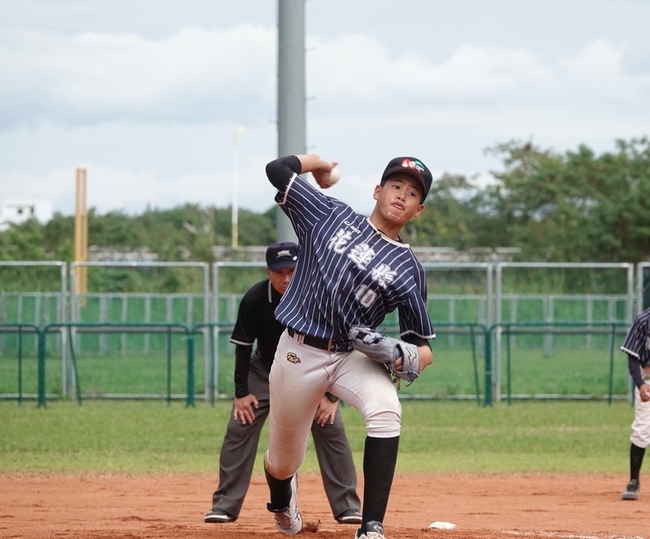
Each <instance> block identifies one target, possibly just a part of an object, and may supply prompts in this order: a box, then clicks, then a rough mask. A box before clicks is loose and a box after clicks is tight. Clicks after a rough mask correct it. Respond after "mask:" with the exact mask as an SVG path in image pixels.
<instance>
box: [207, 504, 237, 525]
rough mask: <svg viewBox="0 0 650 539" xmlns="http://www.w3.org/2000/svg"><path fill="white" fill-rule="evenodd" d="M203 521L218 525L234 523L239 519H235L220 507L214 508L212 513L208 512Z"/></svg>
mask: <svg viewBox="0 0 650 539" xmlns="http://www.w3.org/2000/svg"><path fill="white" fill-rule="evenodd" d="M203 520H205V521H206V522H207V523H209V524H218V523H220V522H234V521H235V520H237V518H236V517H233V516H232V515H231V514H230V513H227V512H226V511H224V510H223V509H219V508H218V507H213V508H212V511H208V512H207V513H206V514H205V516H204V517H203Z"/></svg>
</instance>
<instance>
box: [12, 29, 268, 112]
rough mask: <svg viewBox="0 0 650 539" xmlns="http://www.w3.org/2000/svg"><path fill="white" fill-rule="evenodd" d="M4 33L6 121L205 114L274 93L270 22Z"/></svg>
mask: <svg viewBox="0 0 650 539" xmlns="http://www.w3.org/2000/svg"><path fill="white" fill-rule="evenodd" d="M11 41H12V43H11V45H10V47H7V48H6V49H3V50H0V66H2V67H1V68H0V69H1V70H2V71H1V74H2V78H3V80H5V81H11V84H9V85H5V88H4V90H2V94H1V95H2V97H3V102H4V105H0V106H1V107H2V109H5V112H7V117H9V118H13V122H14V124H15V123H17V122H21V123H24V122H26V121H28V120H29V119H30V118H31V120H32V121H35V120H37V119H42V118H43V117H46V118H52V119H55V120H56V121H58V122H61V123H68V122H70V121H72V122H74V121H75V119H76V120H77V121H86V122H87V121H93V122H96V121H104V120H107V119H114V118H119V117H125V116H130V117H135V118H144V119H151V118H168V119H186V118H187V117H190V118H191V119H193V120H195V121H209V120H214V119H215V117H219V116H229V115H230V111H231V110H232V109H235V110H236V111H237V112H238V113H240V114H245V113H246V111H247V107H246V106H245V105H244V104H243V103H245V102H246V101H247V100H248V101H250V102H255V103H259V102H262V103H263V104H264V106H266V107H269V106H271V105H272V103H273V99H272V95H273V89H274V83H275V69H274V67H275V54H274V52H273V48H274V47H273V45H274V43H275V31H274V30H273V29H269V28H263V27H257V26H251V25H246V24H244V25H240V26H237V27H235V28H232V29H230V30H227V31H221V30H205V29H201V28H184V29H182V30H180V31H179V32H177V33H176V34H174V35H173V36H171V37H169V38H167V39H160V40H152V39H145V38H143V37H141V36H138V35H135V34H108V33H96V32H83V33H80V34H76V35H72V36H66V35H60V34H54V33H37V32H33V31H31V32H14V34H13V36H12V40H11ZM232 51H237V54H233V53H232ZM252 109H253V110H256V107H252ZM5 121H6V120H5Z"/></svg>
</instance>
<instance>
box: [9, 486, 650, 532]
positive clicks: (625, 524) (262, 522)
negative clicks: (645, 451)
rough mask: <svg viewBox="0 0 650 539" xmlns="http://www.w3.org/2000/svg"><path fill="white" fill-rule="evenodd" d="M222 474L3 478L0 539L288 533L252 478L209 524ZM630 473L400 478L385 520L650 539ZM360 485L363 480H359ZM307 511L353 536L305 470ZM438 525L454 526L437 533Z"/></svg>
mask: <svg viewBox="0 0 650 539" xmlns="http://www.w3.org/2000/svg"><path fill="white" fill-rule="evenodd" d="M215 481H216V477H215V476H214V475H211V474H200V475H187V474H183V475H180V474H178V475H156V476H139V475H37V474H0V492H1V493H2V494H1V495H0V496H1V500H2V501H1V503H0V537H2V538H26V539H45V538H48V539H50V538H72V539H77V538H78V539H82V538H83V539H93V538H98V539H99V538H101V539H117V538H120V539H122V538H123V539H145V538H152V539H153V538H156V539H168V538H169V539H171V538H174V539H190V538H191V539H204V538H219V539H244V538H246V539H248V538H251V537H262V538H263V539H264V538H265V539H272V538H280V537H284V536H282V535H280V534H279V533H277V532H276V531H275V528H274V525H273V519H272V517H271V515H270V514H269V513H268V512H267V511H266V509H265V504H266V501H267V497H268V495H267V489H266V484H265V482H264V479H263V477H261V476H254V478H253V482H252V484H251V488H250V490H249V492H248V496H247V498H246V501H245V503H244V508H243V510H242V514H241V516H240V518H239V519H238V520H237V521H236V522H232V523H228V524H205V523H204V522H203V515H204V513H205V512H206V511H207V510H208V509H209V508H210V500H211V495H212V491H213V490H214V488H215V486H216V484H215ZM625 481H626V478H625V477H612V476H591V475H590V476H568V475H557V476H549V475H494V476H486V475H480V476H474V475H462V474H459V475H437V474H430V475H400V476H397V477H396V478H395V483H394V488H393V492H392V494H391V500H390V505H389V509H388V515H387V517H386V521H385V527H386V530H385V531H386V536H387V537H388V539H404V538H413V539H424V538H426V539H439V538H444V539H466V538H472V539H475V538H480V539H493V538H509V539H519V538H523V539H538V538H540V539H541V538H544V539H549V538H557V539H561V538H566V539H569V538H571V539H591V538H599V539H601V538H610V539H613V538H617V539H618V538H632V537H638V538H643V539H649V538H650V490H648V492H647V493H642V495H641V498H640V500H638V501H636V502H624V501H621V499H620V494H621V491H622V489H623V487H624V483H625ZM359 486H360V490H359V492H360V493H361V492H362V490H361V487H362V484H361V482H360V485H359ZM298 501H299V507H300V509H301V511H302V513H303V517H304V519H305V521H306V522H308V523H311V524H312V527H313V528H316V527H317V528H318V530H317V531H306V530H303V532H302V533H301V534H299V536H298V537H302V538H304V539H309V538H313V539H352V538H353V537H354V530H355V528H354V526H349V525H348V526H346V525H341V524H337V523H336V522H335V521H334V520H333V518H332V516H331V514H330V512H329V506H328V505H327V501H326V498H325V494H324V491H323V487H322V484H321V482H320V477H319V476H318V475H311V474H310V475H301V476H300V481H299V488H298ZM434 521H443V522H452V523H454V524H456V528H455V529H453V530H433V529H429V528H428V526H429V525H430V524H431V523H432V522H434Z"/></svg>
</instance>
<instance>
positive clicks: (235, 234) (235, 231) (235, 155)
mask: <svg viewBox="0 0 650 539" xmlns="http://www.w3.org/2000/svg"><path fill="white" fill-rule="evenodd" d="M243 132H244V128H243V127H238V128H237V129H236V130H235V136H234V137H233V145H232V163H233V166H232V168H233V172H232V248H233V249H237V248H238V247H239V223H238V220H239V217H238V214H239V208H238V204H237V187H238V185H237V184H238V183H239V180H238V178H237V176H238V174H239V136H240V135H241V134H242V133H243Z"/></svg>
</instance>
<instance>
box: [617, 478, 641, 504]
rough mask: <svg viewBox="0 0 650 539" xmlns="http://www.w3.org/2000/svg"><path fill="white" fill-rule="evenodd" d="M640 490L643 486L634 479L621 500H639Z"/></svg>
mask: <svg viewBox="0 0 650 539" xmlns="http://www.w3.org/2000/svg"><path fill="white" fill-rule="evenodd" d="M640 490H641V486H640V485H639V481H638V480H637V479H632V480H631V481H630V482H629V483H628V484H627V486H626V487H625V490H624V491H623V496H621V498H622V499H624V500H638V499H639V491H640Z"/></svg>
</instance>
